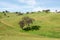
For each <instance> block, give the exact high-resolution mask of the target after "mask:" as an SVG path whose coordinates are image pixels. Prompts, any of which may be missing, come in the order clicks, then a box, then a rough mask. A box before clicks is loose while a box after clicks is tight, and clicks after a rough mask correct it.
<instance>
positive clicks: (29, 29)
mask: <svg viewBox="0 0 60 40" xmlns="http://www.w3.org/2000/svg"><path fill="white" fill-rule="evenodd" d="M39 29H40V26H37V25H35V26H31V27H26V28H24V29H23V30H24V31H34V30H39Z"/></svg>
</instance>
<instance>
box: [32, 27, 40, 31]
mask: <svg viewBox="0 0 60 40" xmlns="http://www.w3.org/2000/svg"><path fill="white" fill-rule="evenodd" d="M39 28H40V26H32V28H31V30H39Z"/></svg>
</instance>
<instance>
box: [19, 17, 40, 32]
mask: <svg viewBox="0 0 60 40" xmlns="http://www.w3.org/2000/svg"><path fill="white" fill-rule="evenodd" d="M34 21H35V20H34V19H32V18H29V17H23V18H22V20H21V21H20V22H19V25H20V28H21V29H22V30H26V31H28V30H38V29H39V26H32V27H30V25H31V24H33V22H34Z"/></svg>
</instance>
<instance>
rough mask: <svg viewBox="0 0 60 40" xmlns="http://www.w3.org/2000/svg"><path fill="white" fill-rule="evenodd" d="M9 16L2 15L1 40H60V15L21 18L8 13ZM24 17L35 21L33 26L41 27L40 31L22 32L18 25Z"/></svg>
mask: <svg viewBox="0 0 60 40" xmlns="http://www.w3.org/2000/svg"><path fill="white" fill-rule="evenodd" d="M7 16H9V17H7ZM7 16H4V15H3V13H0V40H40V39H41V40H60V14H58V13H33V14H24V15H20V16H18V15H17V14H14V13H7ZM24 16H29V17H31V18H33V19H35V22H34V24H33V25H39V26H40V30H37V31H28V32H26V31H22V30H21V28H20V26H19V24H18V23H19V21H20V20H21V18H22V17H24Z"/></svg>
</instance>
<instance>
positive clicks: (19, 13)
mask: <svg viewBox="0 0 60 40" xmlns="http://www.w3.org/2000/svg"><path fill="white" fill-rule="evenodd" d="M15 13H16V14H18V15H23V13H21V12H15Z"/></svg>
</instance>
